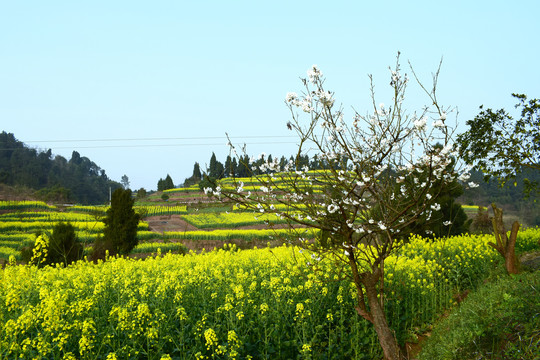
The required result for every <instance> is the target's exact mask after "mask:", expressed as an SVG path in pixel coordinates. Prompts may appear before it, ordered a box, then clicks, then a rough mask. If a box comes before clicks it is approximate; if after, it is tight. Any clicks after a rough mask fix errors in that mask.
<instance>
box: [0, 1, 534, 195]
mask: <svg viewBox="0 0 540 360" xmlns="http://www.w3.org/2000/svg"><path fill="white" fill-rule="evenodd" d="M538 14H540V2H539V1H537V0H531V1H526V0H523V1H518V2H510V1H494V0H492V1H472V0H468V1H456V0H454V1H433V0H430V1H414V0H411V1H382V0H381V1H369V2H368V1H361V0H358V1H339V0H334V1H324V2H322V1H277V0H274V1H265V2H260V1H253V0H252V1H234V0H229V1H180V0H176V1H172V0H171V1H161V0H154V1H133V0H130V1H123V0H116V1H110V0H109V1H99V0H96V1H84V2H83V1H68V0H66V1H56V0H50V1H37V0H28V1H7V0H6V1H0V131H6V132H10V133H13V134H14V135H15V137H16V138H17V139H19V140H20V141H23V142H24V143H26V144H27V145H29V146H33V147H37V148H40V149H44V150H46V149H49V148H51V149H52V151H53V154H58V155H62V156H64V157H66V158H67V159H69V158H70V157H71V153H72V151H73V150H76V151H78V152H79V153H80V154H81V156H86V157H88V158H90V159H91V160H92V161H94V162H95V163H96V164H97V165H98V166H100V167H101V168H102V169H104V170H106V173H107V175H108V176H109V177H110V178H111V179H113V180H116V181H120V178H121V177H122V175H124V174H126V175H127V176H128V177H129V179H130V182H131V188H132V189H138V188H140V187H144V188H146V189H147V190H150V189H156V188H157V182H158V180H159V179H160V178H165V176H166V175H167V174H170V175H171V177H172V179H173V181H174V182H175V184H179V183H181V182H183V180H184V179H185V178H186V177H189V176H190V175H191V173H192V170H193V164H194V163H195V161H197V162H199V163H200V164H201V166H202V167H205V165H207V164H208V162H209V159H210V156H211V154H212V152H213V151H214V152H215V153H216V155H217V157H218V160H220V161H222V162H224V160H225V158H226V156H227V154H228V148H227V146H225V143H226V140H225V133H226V132H227V133H229V135H230V136H232V137H233V140H234V141H235V142H237V143H243V142H245V143H247V144H248V152H249V153H250V154H254V155H257V154H259V153H260V152H265V153H267V154H273V155H277V156H281V155H286V156H287V157H288V156H290V155H291V154H293V152H294V149H295V145H294V140H295V139H294V138H291V137H290V136H291V135H292V133H291V132H289V131H288V130H287V129H286V123H287V121H288V120H289V119H290V113H289V110H288V108H287V107H286V106H285V104H284V98H285V95H286V94H287V92H289V91H296V92H300V91H301V90H302V87H301V82H300V81H299V77H304V76H305V74H306V70H307V69H308V68H309V67H310V66H311V65H313V64H317V65H318V66H319V67H320V68H321V70H322V71H323V73H324V75H325V76H326V78H327V82H326V86H327V88H328V89H330V90H332V91H334V92H335V97H336V99H337V103H342V104H343V106H344V107H345V108H346V109H350V108H351V106H354V108H355V109H356V110H358V111H359V112H361V113H365V112H366V111H368V110H369V104H370V102H371V100H370V98H369V80H368V76H367V75H368V74H373V76H374V80H375V86H376V94H377V103H379V102H383V103H389V102H390V100H391V98H390V97H389V96H388V83H389V76H388V66H390V65H393V64H394V63H395V56H396V54H397V52H398V51H401V53H402V57H401V58H402V62H403V70H404V71H405V72H409V73H410V71H409V69H408V65H407V61H410V62H411V63H412V64H413V66H414V68H415V71H416V72H417V73H418V74H419V75H420V77H421V78H422V80H423V81H424V82H426V83H427V84H428V85H430V84H429V82H430V79H431V73H432V72H433V71H435V70H436V69H437V66H438V64H439V61H440V60H441V58H443V64H442V69H441V75H440V78H439V83H438V89H439V94H438V99H439V101H440V102H441V103H442V104H443V105H445V106H455V107H457V108H458V110H459V114H458V117H457V121H458V124H459V126H458V132H461V131H464V130H465V129H466V127H465V122H466V120H467V119H470V118H473V117H474V116H475V115H476V114H477V112H478V106H479V105H481V104H484V105H485V106H487V107H491V108H501V107H505V108H506V109H507V110H511V109H512V105H514V101H513V99H512V98H511V96H510V94H511V93H512V92H517V93H525V94H527V95H528V96H529V97H532V98H538V97H540V70H539V68H540V63H539V59H540V50H539V46H538V42H539V36H540V21H538ZM379 96H380V97H379ZM408 100H410V103H409V106H408V109H409V110H410V111H411V112H412V111H414V110H417V109H419V107H420V105H421V104H424V103H425V102H426V98H425V97H423V96H422V95H421V93H420V92H419V91H418V88H417V86H415V85H414V84H411V86H410V92H409V98H408ZM148 139H154V140H148ZM98 140H99V141H98Z"/></svg>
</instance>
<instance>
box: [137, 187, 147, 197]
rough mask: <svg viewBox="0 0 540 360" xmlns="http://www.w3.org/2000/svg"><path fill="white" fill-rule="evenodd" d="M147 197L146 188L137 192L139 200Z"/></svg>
mask: <svg viewBox="0 0 540 360" xmlns="http://www.w3.org/2000/svg"><path fill="white" fill-rule="evenodd" d="M145 197H146V189H145V188H140V189H139V190H137V199H143V198H145Z"/></svg>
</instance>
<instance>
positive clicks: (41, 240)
mask: <svg viewBox="0 0 540 360" xmlns="http://www.w3.org/2000/svg"><path fill="white" fill-rule="evenodd" d="M82 256H83V246H82V244H81V243H79V242H78V237H77V234H76V233H75V227H74V226H73V225H71V224H69V223H65V222H59V223H57V224H56V225H55V226H54V227H53V230H52V234H51V235H50V236H49V235H47V234H45V233H38V234H36V241H35V242H34V245H33V246H32V247H25V248H23V249H22V250H21V258H22V260H23V261H25V262H28V263H33V264H36V265H38V266H39V267H43V266H45V265H53V264H63V265H64V266H67V265H69V264H71V263H72V262H74V261H77V260H80V259H82Z"/></svg>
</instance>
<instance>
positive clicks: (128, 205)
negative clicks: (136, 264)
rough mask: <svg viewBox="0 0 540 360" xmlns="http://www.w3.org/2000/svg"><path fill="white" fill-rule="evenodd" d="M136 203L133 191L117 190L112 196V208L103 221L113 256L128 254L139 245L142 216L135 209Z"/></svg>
mask: <svg viewBox="0 0 540 360" xmlns="http://www.w3.org/2000/svg"><path fill="white" fill-rule="evenodd" d="M134 202H135V200H134V199H133V198H132V196H131V190H123V189H117V190H116V191H115V192H114V193H113V194H112V199H111V207H110V208H109V209H108V210H107V216H106V217H105V219H104V220H103V222H104V223H105V228H104V229H103V236H104V241H105V242H108V243H110V245H111V247H112V252H113V254H116V253H118V254H128V253H129V252H130V251H131V249H133V248H134V247H135V246H136V245H137V225H138V224H139V220H140V216H139V214H137V213H136V212H135V210H134V209H133V204H134ZM111 255H112V254H111Z"/></svg>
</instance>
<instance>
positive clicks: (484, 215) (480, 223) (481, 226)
mask: <svg viewBox="0 0 540 360" xmlns="http://www.w3.org/2000/svg"><path fill="white" fill-rule="evenodd" d="M471 232H473V233H477V234H489V233H492V232H493V224H492V222H491V217H490V216H489V214H488V211H487V209H486V208H485V207H483V206H479V207H478V212H477V213H476V216H475V217H474V219H473V221H472V223H471Z"/></svg>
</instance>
